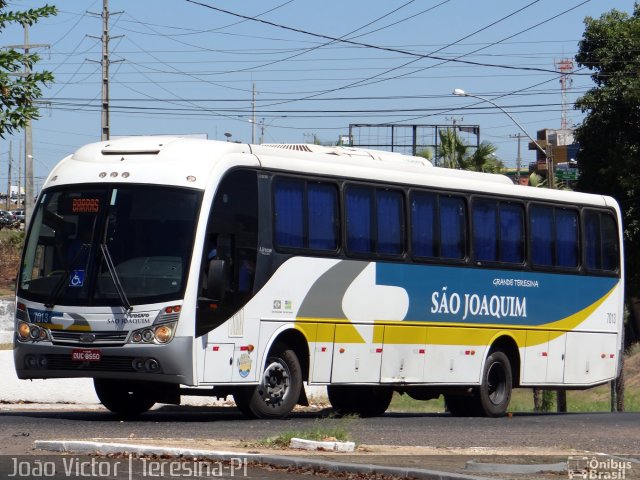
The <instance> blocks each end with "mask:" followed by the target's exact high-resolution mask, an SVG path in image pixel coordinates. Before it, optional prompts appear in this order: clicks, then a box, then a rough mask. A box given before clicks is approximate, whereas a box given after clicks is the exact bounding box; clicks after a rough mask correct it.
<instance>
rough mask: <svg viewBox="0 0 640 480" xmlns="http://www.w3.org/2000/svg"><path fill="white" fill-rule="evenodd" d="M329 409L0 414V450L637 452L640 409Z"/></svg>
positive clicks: (10, 452) (5, 452)
mask: <svg viewBox="0 0 640 480" xmlns="http://www.w3.org/2000/svg"><path fill="white" fill-rule="evenodd" d="M329 413H330V412H329V411H325V412H320V413H313V414H311V413H301V414H295V415H293V416H292V417H291V418H289V419H287V420H245V419H243V418H242V417H241V416H240V414H239V413H238V412H237V410H236V409H235V408H223V407H213V408H206V409H205V408H201V407H177V408H176V407H172V408H163V409H159V410H155V411H151V412H148V413H146V414H144V415H142V416H141V417H139V419H138V420H135V421H129V420H127V421H123V420H120V419H118V418H117V417H116V416H114V415H112V414H110V413H108V412H104V411H101V410H94V411H86V410H85V411H83V410H82V409H81V407H79V408H78V409H77V410H74V409H71V410H66V411H46V410H40V411H32V410H29V411H16V410H14V411H0V455H21V454H32V453H34V452H33V450H32V446H33V442H34V441H35V440H53V439H75V440H86V439H92V438H120V439H144V438H193V439H225V440H238V441H239V440H244V441H248V442H251V441H256V440H262V439H265V438H268V437H272V436H275V435H278V434H280V433H283V432H290V431H303V430H309V429H314V428H316V427H318V426H319V424H320V425H321V426H322V427H323V428H325V427H326V428H330V427H331V426H341V427H342V428H344V429H345V430H347V431H348V432H350V434H351V436H352V438H353V439H354V440H355V441H356V442H357V443H359V444H370V445H419V446H430V447H440V448H470V447H485V448H492V449H496V450H500V449H508V448H513V447H523V448H526V447H541V448H549V449H554V448H557V449H563V450H566V449H578V450H588V451H590V452H602V453H607V454H614V455H637V454H639V453H640V413H616V414H612V413H593V414H546V415H545V414H530V415H525V414H521V415H517V414H516V415H514V416H513V417H505V418H499V419H489V418H454V417H450V416H449V415H447V414H386V415H384V416H383V417H379V418H367V419H360V418H345V419H335V418H329V417H328V415H329Z"/></svg>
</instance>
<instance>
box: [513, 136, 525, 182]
mask: <svg viewBox="0 0 640 480" xmlns="http://www.w3.org/2000/svg"><path fill="white" fill-rule="evenodd" d="M509 137H510V138H517V139H518V157H517V158H516V183H517V184H518V185H520V170H521V169H522V155H521V154H520V140H522V139H523V138H527V136H526V135H523V134H521V133H516V134H514V135H509Z"/></svg>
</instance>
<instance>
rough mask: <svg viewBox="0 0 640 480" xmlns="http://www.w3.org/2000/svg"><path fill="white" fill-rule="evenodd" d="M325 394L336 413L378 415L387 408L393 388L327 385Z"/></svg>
mask: <svg viewBox="0 0 640 480" xmlns="http://www.w3.org/2000/svg"><path fill="white" fill-rule="evenodd" d="M327 396H328V397H329V402H330V403H331V406H332V407H333V409H334V411H335V412H336V414H338V415H350V414H355V415H360V416H361V417H379V416H380V415H382V414H383V413H384V412H386V411H387V408H389V404H390V403H391V398H392V397H393V389H392V388H390V387H384V386H379V385H328V386H327Z"/></svg>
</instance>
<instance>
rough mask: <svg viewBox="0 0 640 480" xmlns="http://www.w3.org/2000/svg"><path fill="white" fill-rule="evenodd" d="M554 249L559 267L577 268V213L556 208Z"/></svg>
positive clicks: (578, 249) (578, 247)
mask: <svg viewBox="0 0 640 480" xmlns="http://www.w3.org/2000/svg"><path fill="white" fill-rule="evenodd" d="M556 248H557V262H556V265H558V266H560V267H577V266H578V258H579V251H580V246H579V233H578V213H577V212H576V211H575V210H564V209H561V208H556Z"/></svg>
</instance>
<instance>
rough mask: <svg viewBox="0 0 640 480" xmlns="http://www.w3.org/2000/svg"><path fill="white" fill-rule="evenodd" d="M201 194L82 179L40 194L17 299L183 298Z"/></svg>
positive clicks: (128, 301) (119, 302)
mask: <svg viewBox="0 0 640 480" xmlns="http://www.w3.org/2000/svg"><path fill="white" fill-rule="evenodd" d="M201 203H202V192H201V191H199V190H195V189H187V188H180V187H167V186H162V185H141V184H83V185H66V186H61V187H56V188H51V189H47V190H46V191H45V192H43V193H42V195H41V196H40V199H39V202H38V205H37V207H36V209H35V211H34V215H33V220H32V222H31V223H32V224H31V226H30V229H29V235H28V238H27V240H26V242H25V249H24V253H23V259H22V265H21V270H20V274H19V281H18V292H17V293H18V297H20V298H23V299H25V300H29V301H33V302H39V303H43V304H45V305H46V306H47V307H49V308H52V307H53V306H54V305H70V306H77V305H86V306H122V307H125V309H129V308H130V307H131V305H135V304H151V303H158V302H166V301H173V300H179V299H181V298H183V297H184V291H185V287H186V282H187V277H188V272H189V267H190V263H191V258H192V251H193V244H194V238H195V231H196V227H197V224H198V215H199V211H200V205H201Z"/></svg>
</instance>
